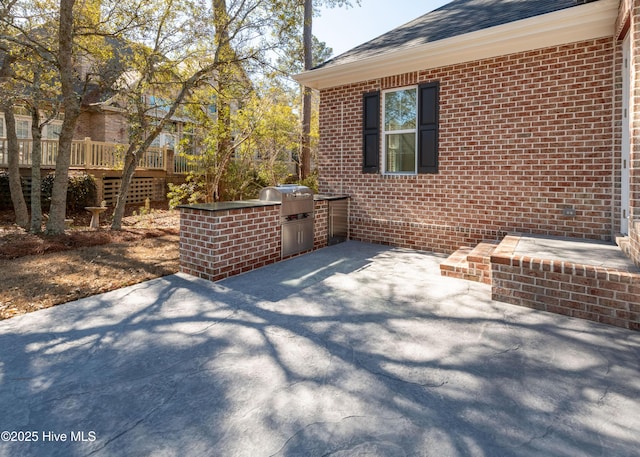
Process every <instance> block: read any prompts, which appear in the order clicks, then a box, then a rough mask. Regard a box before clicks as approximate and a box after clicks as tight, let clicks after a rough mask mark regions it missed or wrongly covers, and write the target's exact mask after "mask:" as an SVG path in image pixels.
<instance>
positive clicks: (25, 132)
mask: <svg viewBox="0 0 640 457" xmlns="http://www.w3.org/2000/svg"><path fill="white" fill-rule="evenodd" d="M16 136H17V137H18V138H20V139H25V138H29V121H23V120H21V119H16Z"/></svg>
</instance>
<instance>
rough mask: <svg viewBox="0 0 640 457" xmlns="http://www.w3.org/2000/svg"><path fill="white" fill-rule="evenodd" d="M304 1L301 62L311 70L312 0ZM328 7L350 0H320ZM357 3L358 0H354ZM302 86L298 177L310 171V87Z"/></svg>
mask: <svg viewBox="0 0 640 457" xmlns="http://www.w3.org/2000/svg"><path fill="white" fill-rule="evenodd" d="M303 2H304V19H303V33H302V36H303V38H302V43H303V51H302V54H303V62H304V70H305V71H307V70H311V68H313V64H314V58H313V50H314V42H313V6H314V5H313V0H303ZM319 3H323V4H325V5H327V6H330V7H335V6H351V1H350V0H324V1H322V0H320V2H319ZM355 3H356V4H357V5H359V4H360V0H355ZM301 87H302V139H301V148H300V179H301V180H303V179H305V178H307V176H308V175H309V173H310V171H311V105H312V98H311V95H312V91H311V88H310V87H305V86H301Z"/></svg>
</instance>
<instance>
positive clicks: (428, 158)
mask: <svg viewBox="0 0 640 457" xmlns="http://www.w3.org/2000/svg"><path fill="white" fill-rule="evenodd" d="M439 99H440V84H439V83H437V82H433V83H428V84H421V85H420V86H418V173H437V172H438V117H439V109H438V105H439Z"/></svg>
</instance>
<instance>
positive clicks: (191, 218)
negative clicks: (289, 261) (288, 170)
mask: <svg viewBox="0 0 640 457" xmlns="http://www.w3.org/2000/svg"><path fill="white" fill-rule="evenodd" d="M286 187H287V186H282V190H283V194H284V193H287V192H290V191H289V190H286V189H285V188H286ZM298 187H301V186H298ZM270 189H275V191H272V192H271V193H270V194H271V195H273V193H274V192H275V193H277V189H279V187H275V188H270ZM305 189H306V188H305ZM298 191H301V192H299V193H300V195H302V194H306V193H307V192H305V191H304V189H298ZM302 198H308V197H304V196H302ZM348 199H349V197H348V196H346V195H334V196H328V195H313V196H312V201H313V204H312V206H313V211H312V212H310V211H308V212H306V213H300V214H295V215H283V211H282V210H281V207H282V206H283V203H282V202H280V201H270V200H258V199H255V200H242V201H233V202H219V203H202V204H196V205H183V206H179V208H180V271H181V272H183V273H187V274H190V275H193V276H197V277H199V278H203V279H208V280H210V281H217V280H219V279H223V278H227V277H229V276H234V275H237V274H240V273H244V272H246V271H250V270H253V269H256V268H260V267H263V266H265V265H268V264H271V263H275V262H278V261H280V260H282V259H285V258H288V257H292V256H295V255H298V254H300V253H304V252H310V251H311V250H314V249H319V248H323V247H325V246H327V245H329V244H333V243H335V242H337V241H340V240H343V239H347V238H348V224H347V220H348V218H347V211H348V201H349V200H348ZM305 214H307V216H306V217H305V216H304V215H305ZM287 218H289V219H291V218H296V219H300V220H301V221H302V220H304V219H311V218H312V220H313V243H312V244H311V243H308V240H300V241H301V244H300V246H302V247H303V248H305V249H303V250H300V251H299V252H295V253H293V254H289V253H288V252H291V251H290V250H287V251H285V252H284V255H283V244H282V243H283V236H282V234H283V225H285V226H286V223H287V222H289V223H290V222H291V221H287V220H286V219H287ZM283 222H284V224H283ZM301 236H302V235H301ZM311 246H312V247H311ZM294 251H296V250H295V249H294Z"/></svg>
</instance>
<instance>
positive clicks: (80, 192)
mask: <svg viewBox="0 0 640 457" xmlns="http://www.w3.org/2000/svg"><path fill="white" fill-rule="evenodd" d="M54 180H55V173H51V174H48V175H47V176H45V177H44V179H42V187H41V189H42V206H43V207H44V208H49V205H50V204H51V190H52V189H53V181H54ZM97 198H98V188H97V186H96V181H95V179H93V176H91V175H86V174H77V175H71V176H69V182H68V187H67V211H69V212H78V211H81V210H82V209H83V208H84V207H85V206H95V205H96V201H97Z"/></svg>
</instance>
